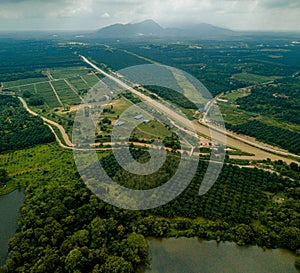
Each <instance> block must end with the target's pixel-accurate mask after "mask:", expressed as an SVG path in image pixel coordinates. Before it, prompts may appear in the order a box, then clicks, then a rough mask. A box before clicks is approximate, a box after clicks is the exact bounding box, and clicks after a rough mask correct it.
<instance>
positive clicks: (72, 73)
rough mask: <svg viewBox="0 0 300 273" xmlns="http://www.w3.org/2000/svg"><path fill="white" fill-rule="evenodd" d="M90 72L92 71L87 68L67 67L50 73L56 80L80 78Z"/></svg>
mask: <svg viewBox="0 0 300 273" xmlns="http://www.w3.org/2000/svg"><path fill="white" fill-rule="evenodd" d="M89 72H90V69H89V68H86V67H67V68H57V69H53V70H50V73H51V75H52V77H53V78H54V79H65V78H73V77H79V76H82V75H85V74H87V73H89Z"/></svg>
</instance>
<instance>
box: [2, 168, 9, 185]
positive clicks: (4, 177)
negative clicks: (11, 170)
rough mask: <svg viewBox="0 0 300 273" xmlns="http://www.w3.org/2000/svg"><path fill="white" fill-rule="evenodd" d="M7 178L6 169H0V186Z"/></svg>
mask: <svg viewBox="0 0 300 273" xmlns="http://www.w3.org/2000/svg"><path fill="white" fill-rule="evenodd" d="M8 180H9V177H8V174H7V171H6V170H4V169H0V186H4V185H5V184H6V183H7V181H8Z"/></svg>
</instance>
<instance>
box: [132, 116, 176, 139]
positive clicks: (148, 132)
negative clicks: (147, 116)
mask: <svg viewBox="0 0 300 273" xmlns="http://www.w3.org/2000/svg"><path fill="white" fill-rule="evenodd" d="M133 134H134V135H135V136H136V137H137V138H139V139H145V140H151V139H163V138H165V137H167V136H171V134H172V132H171V131H170V130H169V129H168V128H166V126H164V125H163V124H162V123H160V122H158V121H154V120H152V121H150V122H149V123H147V124H144V123H143V124H140V125H139V126H138V127H137V128H136V129H135V130H134V132H133Z"/></svg>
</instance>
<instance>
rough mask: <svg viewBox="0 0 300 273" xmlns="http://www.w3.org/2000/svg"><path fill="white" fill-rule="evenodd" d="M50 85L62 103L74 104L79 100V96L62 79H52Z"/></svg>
mask: <svg viewBox="0 0 300 273" xmlns="http://www.w3.org/2000/svg"><path fill="white" fill-rule="evenodd" d="M52 85H53V86H54V88H55V90H56V92H57V94H58V96H59V98H60V100H61V101H62V103H63V104H64V105H65V104H68V105H75V104H79V103H80V102H81V100H80V98H79V96H78V95H77V94H76V93H75V92H74V91H73V90H72V89H71V88H70V87H69V86H68V85H67V84H66V82H65V81H64V80H59V81H53V82H52Z"/></svg>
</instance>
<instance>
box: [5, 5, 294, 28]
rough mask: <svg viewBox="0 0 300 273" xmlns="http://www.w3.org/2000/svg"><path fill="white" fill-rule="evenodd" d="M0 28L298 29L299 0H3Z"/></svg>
mask: <svg viewBox="0 0 300 273" xmlns="http://www.w3.org/2000/svg"><path fill="white" fill-rule="evenodd" d="M0 10H1V13H0V31H2V32H3V31H58V30H61V31H76V30H77V31H81V30H84V31H87V30H95V29H99V28H102V27H105V26H108V25H112V24H115V23H122V24H126V23H130V22H140V21H143V20H146V19H153V20H154V21H156V22H158V23H159V24H160V25H161V26H163V27H180V26H182V25H185V24H198V23H207V24H212V25H215V26H219V27H224V28H229V29H232V30H236V31H300V24H299V23H300V19H299V14H300V2H299V1H298V0H287V1H281V0H255V1H253V0H239V1H237V0H186V1H181V0H180V1H178V0H177V1H176V0H175V1H170V0H166V1H164V2H163V3H160V2H159V0H153V1H151V2H149V1H145V0H142V1H138V0H124V1H120V0H110V1H109V0H53V1H47V2H46V1H42V0H2V1H1V3H0Z"/></svg>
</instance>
